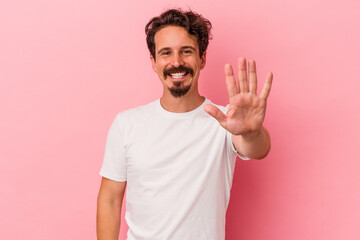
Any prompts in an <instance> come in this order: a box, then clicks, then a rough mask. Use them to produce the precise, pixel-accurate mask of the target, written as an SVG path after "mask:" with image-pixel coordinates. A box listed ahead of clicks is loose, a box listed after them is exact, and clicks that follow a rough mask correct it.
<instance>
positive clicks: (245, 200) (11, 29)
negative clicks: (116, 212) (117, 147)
mask: <svg viewBox="0 0 360 240" xmlns="http://www.w3.org/2000/svg"><path fill="white" fill-rule="evenodd" d="M177 6H178V7H183V8H187V7H190V8H191V9H193V10H195V11H198V12H199V13H201V14H203V15H204V16H205V17H207V18H209V19H210V20H211V21H212V23H213V27H214V28H213V35H214V39H213V41H211V43H210V47H209V49H208V55H207V56H208V59H207V66H206V68H205V69H204V70H203V72H202V75H201V79H200V90H201V93H202V94H203V95H205V96H207V97H208V98H210V99H212V100H213V101H214V102H216V103H219V104H224V105H225V104H227V101H228V100H227V93H226V88H225V82H224V81H225V79H224V74H223V65H224V64H225V63H227V62H230V63H232V64H236V60H237V58H238V57H239V56H245V57H247V58H252V59H255V60H256V61H257V67H258V76H259V80H260V86H262V83H263V81H264V77H265V74H266V72H268V71H272V72H273V73H274V85H273V89H272V92H271V94H270V98H269V101H268V112H267V118H266V122H265V125H266V126H267V128H268V129H269V130H270V132H271V136H272V151H271V153H270V155H269V156H268V157H267V159H265V160H263V161H255V160H252V161H238V162H237V165H236V171H235V176H234V184H233V188H232V195H231V200H230V205H229V208H228V214H227V226H226V234H227V239H228V240H237V239H246V240H278V239H292V240H300V239H301V240H304V239H327V240H332V239H334V240H335V239H346V240H357V239H360V230H359V229H360V228H359V224H360V194H359V187H360V177H359V174H358V172H359V169H360V161H359V149H360V144H359V143H360V141H359V135H360V131H359V130H360V128H359V123H360V106H359V97H358V95H357V94H359V89H360V71H359V65H360V44H359V43H360V14H359V9H360V1H357V0H343V1H333V0H316V1H314V0H302V1H286V0H272V1H265V0H242V1H239V0H222V1H212V2H209V1H201V0H191V1H172V3H171V4H169V1H165V0H163V1H143V2H142V1H138V0H135V1H126V3H125V1H110V0H104V1H94V0H86V1H85V0H76V1H74V0H62V1H48V0H36V1H25V0H22V1H14V0H2V1H1V2H0V34H1V37H0V81H1V82H0V159H1V161H0V181H1V197H0V215H1V217H0V226H1V227H0V228H1V230H0V238H1V239H16V240H20V239H31V240H35V239H36V240H38V239H39V240H48V239H52V240H58V239H59V240H60V239H61V240H63V239H95V238H96V237H95V215H96V197H97V193H98V188H99V183H100V176H99V175H98V172H99V170H100V166H101V162H102V158H103V154H104V146H105V139H106V134H107V131H108V129H109V127H110V124H111V122H112V120H113V118H114V117H115V115H116V113H117V112H119V111H122V110H124V109H128V108H131V107H135V106H138V105H141V104H145V103H147V102H149V101H152V100H154V99H157V98H159V97H160V94H161V87H162V85H161V84H160V81H159V80H158V79H157V76H156V75H155V73H154V72H153V71H152V69H151V65H150V61H149V53H148V50H147V48H146V44H145V34H144V26H145V24H146V23H147V21H148V20H149V19H150V18H151V17H153V16H155V15H158V14H159V13H160V12H162V11H163V10H165V9H167V8H169V7H177ZM123 223H125V222H124V221H123ZM126 228H127V227H126V225H125V224H123V225H122V227H121V231H122V232H121V234H120V235H121V239H125V232H126Z"/></svg>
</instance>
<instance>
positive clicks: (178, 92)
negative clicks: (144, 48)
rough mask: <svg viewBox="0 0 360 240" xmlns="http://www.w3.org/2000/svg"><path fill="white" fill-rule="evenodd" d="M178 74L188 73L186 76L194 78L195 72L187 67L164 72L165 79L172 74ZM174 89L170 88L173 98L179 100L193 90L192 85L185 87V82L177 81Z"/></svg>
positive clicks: (174, 83)
mask: <svg viewBox="0 0 360 240" xmlns="http://www.w3.org/2000/svg"><path fill="white" fill-rule="evenodd" d="M177 72H186V74H189V75H190V76H191V77H193V76H194V70H193V69H192V68H191V67H186V66H183V65H181V66H179V67H177V68H175V67H173V68H170V69H165V70H164V78H166V77H168V76H169V75H170V74H171V73H177ZM173 85H174V86H173V87H168V89H169V91H170V93H171V95H172V96H174V97H176V98H178V97H181V96H184V95H185V94H186V93H187V92H188V91H189V90H190V88H191V83H190V84H189V85H186V86H183V82H181V81H178V82H177V81H175V82H173Z"/></svg>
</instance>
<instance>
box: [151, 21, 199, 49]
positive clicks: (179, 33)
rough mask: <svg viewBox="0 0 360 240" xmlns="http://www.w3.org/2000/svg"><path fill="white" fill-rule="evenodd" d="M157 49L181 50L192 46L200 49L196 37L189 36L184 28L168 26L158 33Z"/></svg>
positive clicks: (156, 36) (155, 39)
mask: <svg viewBox="0 0 360 240" xmlns="http://www.w3.org/2000/svg"><path fill="white" fill-rule="evenodd" d="M154 41H155V48H156V50H159V49H161V48H174V49H176V48H181V47H183V46H191V47H193V48H195V49H197V48H198V45H197V39H196V36H194V35H191V34H189V33H188V32H187V31H186V30H185V29H184V28H182V27H179V26H167V27H164V28H162V29H160V30H159V31H157V32H156V34H155V37H154Z"/></svg>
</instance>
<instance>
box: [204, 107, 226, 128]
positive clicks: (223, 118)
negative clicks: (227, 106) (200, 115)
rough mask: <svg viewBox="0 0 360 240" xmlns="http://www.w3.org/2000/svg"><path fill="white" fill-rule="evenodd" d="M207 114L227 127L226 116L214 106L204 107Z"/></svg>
mask: <svg viewBox="0 0 360 240" xmlns="http://www.w3.org/2000/svg"><path fill="white" fill-rule="evenodd" d="M204 110H205V112H207V113H208V114H209V115H210V116H212V117H213V118H215V119H216V120H217V121H218V122H219V123H220V124H221V125H225V124H224V123H225V122H226V116H225V114H224V113H223V112H222V111H221V110H220V109H219V108H217V107H215V106H214V105H212V104H206V105H205V106H204Z"/></svg>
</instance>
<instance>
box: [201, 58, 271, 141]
mask: <svg viewBox="0 0 360 240" xmlns="http://www.w3.org/2000/svg"><path fill="white" fill-rule="evenodd" d="M238 68H239V74H238V84H237V81H236V79H235V77H234V72H233V69H232V67H231V65H230V64H226V65H225V77H226V86H227V91H228V94H229V108H228V110H227V112H226V114H224V113H223V112H222V111H221V110H219V109H218V108H217V107H215V106H214V105H211V104H207V105H206V106H205V111H206V112H207V113H208V114H210V115H211V116H212V117H214V118H215V119H216V120H217V121H218V122H219V123H220V125H221V126H223V127H224V128H225V129H226V130H227V131H229V132H230V133H232V134H233V135H242V136H243V137H246V136H253V135H256V134H257V133H259V132H260V130H261V127H262V123H263V121H264V118H265V112H266V100H267V98H268V96H269V93H270V88H271V84H272V78H273V75H272V73H268V74H267V76H266V80H265V83H264V86H263V89H262V90H261V93H260V94H259V95H258V94H257V93H256V89H257V79H256V66H255V61H253V60H250V61H249V62H248V68H249V74H247V71H246V59H245V58H239V63H238ZM247 75H249V77H247ZM248 78H249V79H248Z"/></svg>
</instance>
